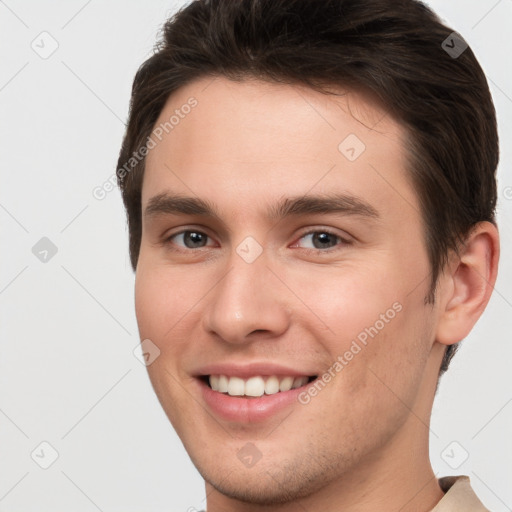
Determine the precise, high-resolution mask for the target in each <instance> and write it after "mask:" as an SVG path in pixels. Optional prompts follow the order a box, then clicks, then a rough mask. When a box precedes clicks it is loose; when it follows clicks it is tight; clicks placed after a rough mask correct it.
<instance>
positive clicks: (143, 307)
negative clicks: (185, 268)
mask: <svg viewBox="0 0 512 512" xmlns="http://www.w3.org/2000/svg"><path fill="white" fill-rule="evenodd" d="M192 284H193V283H191V282H190V275H188V276H186V277H184V276H180V274H179V273H177V272H172V271H171V270H170V269H169V268H164V267H158V266H152V267H151V270H149V271H146V270H145V266H144V263H143V262H140V263H139V266H138V267H137V273H136V276H135V311H136V316H137V323H138V326H139V333H140V336H141V337H143V338H150V339H154V340H155V342H156V343H158V341H160V342H162V343H163V341H164V340H165V339H166V338H167V337H168V336H170V335H171V333H169V329H172V328H173V326H174V325H175V324H176V322H178V321H179V319H181V318H185V317H186V315H187V314H188V313H189V312H190V311H191V309H192V308H193V306H194V304H195V303H196V302H197V300H198V298H197V297H198V296H200V290H198V288H197V287H196V286H192ZM143 338H142V339H143Z"/></svg>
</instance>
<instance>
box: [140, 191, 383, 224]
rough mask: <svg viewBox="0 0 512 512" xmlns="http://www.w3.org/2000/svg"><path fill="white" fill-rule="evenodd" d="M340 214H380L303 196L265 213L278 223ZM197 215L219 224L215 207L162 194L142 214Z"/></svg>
mask: <svg viewBox="0 0 512 512" xmlns="http://www.w3.org/2000/svg"><path fill="white" fill-rule="evenodd" d="M331 213H340V214H343V215H356V216H360V217H365V218H368V219H379V218H380V215H379V212H378V211H377V210H376V209H375V208H374V207H373V206H372V205H370V204H369V203H367V202H366V201H364V200H363V199H361V198H359V197H356V196H353V195H347V194H329V195H304V196H296V197H286V198H283V199H281V200H280V201H278V202H277V203H276V204H275V205H271V206H270V208H269V209H268V211H267V218H268V219H269V220H281V219H283V218H285V217H290V216H301V215H311V214H331ZM166 214H174V215H180V214H181V215H200V216H204V217H211V218H214V219H217V220H220V215H219V214H218V213H217V208H216V206H215V204H214V203H211V202H209V201H205V200H204V199H200V198H198V197H189V196H183V195H180V194H170V193H162V194H158V195H156V196H154V197H152V198H151V199H150V200H149V201H148V205H147V206H146V208H145V210H144V217H145V218H151V217H156V216H160V215H166Z"/></svg>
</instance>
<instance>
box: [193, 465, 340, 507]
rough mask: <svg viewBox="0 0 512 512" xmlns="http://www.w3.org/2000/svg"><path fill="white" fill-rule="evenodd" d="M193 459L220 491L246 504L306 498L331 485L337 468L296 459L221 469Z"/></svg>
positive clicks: (272, 502)
mask: <svg viewBox="0 0 512 512" xmlns="http://www.w3.org/2000/svg"><path fill="white" fill-rule="evenodd" d="M307 459H308V458H307V457H306V458H305V459H302V460H303V461H307ZM192 462H193V463H194V465H195V467H196V468H197V470H198V471H199V473H200V474H201V476H202V477H203V479H204V480H205V481H206V482H208V483H209V484H210V485H211V486H212V487H213V488H214V489H215V490H216V491H217V492H219V493H221V494H223V495H224V496H227V497H229V498H231V499H234V500H238V501H240V502H242V503H251V504H255V505H265V506H271V505H274V506H276V505H282V504H285V503H289V502H292V501H296V500H299V499H302V498H306V497H308V496H310V495H312V494H314V493H315V492H318V491H319V490H320V489H321V488H322V487H325V486H326V485H328V484H329V482H330V481H331V480H332V479H333V475H334V471H333V468H321V467H319V466H318V465H316V464H310V463H307V462H302V463H297V462H296V461H295V460H293V461H288V462H287V463H281V464H279V463H278V462H277V461H274V462H273V463H272V464H271V465H268V466H267V465H263V464H261V465H260V464H257V465H256V466H254V467H252V468H245V467H240V466H238V465H235V466H231V467H223V468H219V466H218V465H216V466H215V467H214V466H213V465H211V464H204V463H197V462H196V461H194V460H193V461H192ZM258 466H259V467H258Z"/></svg>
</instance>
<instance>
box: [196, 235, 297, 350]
mask: <svg viewBox="0 0 512 512" xmlns="http://www.w3.org/2000/svg"><path fill="white" fill-rule="evenodd" d="M258 245H259V244H258ZM260 247H261V246H260ZM261 249H262V248H261ZM267 264H268V258H267V255H266V254H264V252H263V250H257V247H256V246H255V244H254V242H253V241H251V240H247V239H246V240H245V241H243V242H242V243H241V244H239V246H238V247H237V248H236V250H233V252H232V254H231V256H230V259H229V262H228V265H227V269H228V270H227V273H226V274H225V276H224V278H222V279H221V280H220V281H219V282H218V284H217V285H216V286H215V287H214V289H213V290H212V294H211V296H210V299H209V301H208V306H207V308H206V311H205V312H204V316H203V322H204V328H205V329H206V331H207V332H210V333H215V334H217V335H218V336H219V337H220V338H222V339H223V340H224V341H226V342H229V343H244V342H248V341H249V340H250V339H253V337H249V335H250V334H251V333H253V332H255V331H258V332H260V333H266V334H267V335H268V336H270V337H271V336H277V335H279V334H281V333H283V332H284V331H285V330H286V329H287V327H288V314H287V311H286V307H285V304H284V302H283V299H284V297H280V296H279V291H278V289H277V288H276V283H275V278H274V276H273V275H272V272H270V270H269V269H268V268H267Z"/></svg>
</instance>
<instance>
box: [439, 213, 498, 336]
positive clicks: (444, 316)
mask: <svg viewBox="0 0 512 512" xmlns="http://www.w3.org/2000/svg"><path fill="white" fill-rule="evenodd" d="M499 253H500V247H499V235H498V230H497V228H496V226H495V225H494V224H492V223H490V222H480V223H478V224H477V225H476V226H475V227H474V228H473V230H472V231H471V233H470V234H469V236H468V237H467V239H466V242H465V244H464V246H463V247H461V249H460V253H459V255H458V256H454V257H453V258H452V259H451V260H450V262H449V263H448V264H447V265H446V269H445V271H444V272H443V274H442V276H441V277H440V283H439V285H440V287H439V295H438V297H439V306H440V310H439V321H438V324H437V330H436V341H438V342H439V343H442V344H443V345H453V344H454V343H457V342H459V341H461V340H462V339H464V338H465V337H466V336H467V335H468V334H469V332H470V331H471V329H472V328H473V326H474V325H475V323H476V321H477V320H478V318H479V317H480V315H481V314H482V312H483V311H484V309H485V307H486V306H487V303H488V302H489V299H490V297H491V293H492V291H493V289H494V284H495V282H496V276H497V274H498V260H499Z"/></svg>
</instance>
